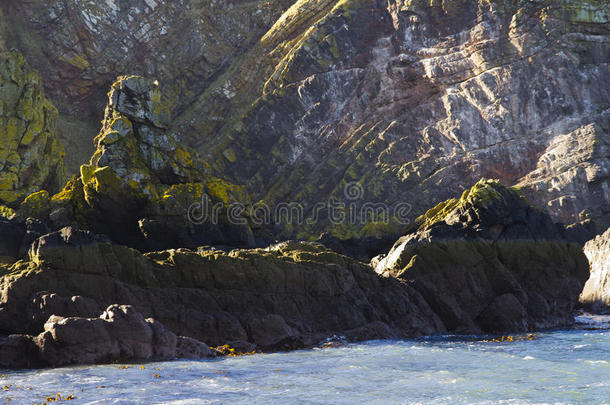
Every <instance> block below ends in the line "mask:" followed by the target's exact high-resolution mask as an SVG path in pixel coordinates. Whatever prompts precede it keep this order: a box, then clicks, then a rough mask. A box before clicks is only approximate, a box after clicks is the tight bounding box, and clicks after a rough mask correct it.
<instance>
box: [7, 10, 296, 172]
mask: <svg viewBox="0 0 610 405" xmlns="http://www.w3.org/2000/svg"><path fill="white" fill-rule="evenodd" d="M290 4H291V0H272V1H269V0H255V1H250V0H236V1H212V2H210V1H202V0H178V1H171V2H167V1H163V2H161V1H158V0H153V1H151V0H137V1H129V2H119V1H114V0H108V1H106V0H104V1H86V2H82V1H79V0H70V1H68V2H65V1H63V0H52V1H47V0H25V1H13V0H9V1H3V2H2V3H0V49H2V48H5V47H17V48H19V49H20V50H21V51H23V52H24V53H25V54H26V56H27V58H28V60H29V61H30V62H32V63H33V64H34V66H35V68H36V69H38V70H39V71H40V72H42V74H43V77H44V79H45V86H46V89H47V93H48V94H49V96H50V97H51V99H52V100H53V101H54V103H55V104H56V105H57V106H58V108H59V110H60V112H61V117H60V122H59V123H60V126H61V127H62V129H64V131H62V132H63V134H62V135H63V137H64V140H66V141H68V142H69V144H70V148H71V153H70V154H69V155H68V156H67V165H68V167H69V169H70V170H71V171H72V174H74V173H76V172H77V171H78V168H79V166H80V165H81V164H82V163H83V162H84V161H85V160H86V159H88V157H89V156H91V153H92V152H93V149H92V147H91V139H93V137H95V135H96V134H97V132H98V130H99V121H100V120H101V119H102V118H103V111H104V104H105V102H106V92H107V91H108V90H107V89H108V88H109V87H110V85H111V84H112V83H113V82H114V81H115V80H116V77H117V76H119V75H127V74H138V75H142V76H147V77H152V78H155V79H158V80H159V81H160V82H161V83H163V85H164V92H165V94H167V95H168V97H169V100H170V102H171V104H172V105H173V106H174V108H173V109H174V110H176V111H182V110H184V109H185V108H186V107H187V106H188V105H190V104H191V103H192V102H193V101H194V100H195V99H196V98H197V97H199V96H200V95H201V94H202V93H204V92H206V91H207V90H209V89H210V88H211V87H214V85H215V84H216V83H218V82H223V79H222V77H223V76H225V79H224V81H227V80H230V82H229V83H228V84H227V85H226V87H227V90H226V91H235V90H234V89H235V88H239V87H240V85H241V83H242V82H243V81H245V80H247V79H246V78H244V77H239V76H235V75H231V73H230V72H231V71H234V70H235V66H236V65H238V63H239V60H240V59H241V56H242V55H243V53H244V52H247V51H248V50H249V49H250V48H252V47H257V42H258V40H259V39H260V37H261V36H262V35H263V34H264V33H265V31H266V30H267V29H268V28H269V27H271V25H272V24H273V23H274V22H275V20H276V19H277V18H278V17H279V16H280V15H281V13H282V11H283V10H285V9H286V8H288V6H289V5H290ZM259 54H260V52H259ZM252 74H254V73H252ZM227 76H231V77H230V78H229V77H227Z"/></svg>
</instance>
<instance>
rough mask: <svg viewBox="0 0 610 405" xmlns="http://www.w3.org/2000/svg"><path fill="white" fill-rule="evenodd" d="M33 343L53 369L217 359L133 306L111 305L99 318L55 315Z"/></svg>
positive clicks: (193, 341) (202, 346)
mask: <svg viewBox="0 0 610 405" xmlns="http://www.w3.org/2000/svg"><path fill="white" fill-rule="evenodd" d="M33 341H34V343H35V344H36V346H38V349H39V351H40V358H41V359H42V362H43V364H45V365H47V366H52V367H61V366H67V365H72V364H96V363H109V362H113V361H133V360H140V361H142V360H145V361H150V360H170V359H174V358H176V357H179V358H189V359H202V358H211V357H215V353H214V352H213V351H212V350H211V349H209V348H208V347H207V346H206V345H205V344H203V343H201V342H197V341H195V340H194V339H189V338H183V337H180V338H178V337H176V335H174V334H173V333H172V332H171V331H169V330H167V329H166V328H165V327H164V326H163V325H162V324H161V323H159V322H157V321H155V320H154V319H144V317H143V316H142V315H141V314H140V313H138V312H136V311H135V310H134V309H133V308H132V307H131V306H129V305H121V306H119V305H111V306H110V307H108V308H107V309H106V311H104V313H103V314H102V315H101V316H100V317H99V318H79V317H69V318H64V317H61V316H56V315H53V316H51V317H50V318H49V319H48V320H47V322H46V323H45V324H44V332H42V333H41V334H40V335H38V336H37V337H35V338H34V339H33ZM185 341H187V342H188V343H184V342H185ZM206 349H207V350H206Z"/></svg>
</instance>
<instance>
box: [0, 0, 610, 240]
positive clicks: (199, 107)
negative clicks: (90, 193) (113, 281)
mask: <svg viewBox="0 0 610 405" xmlns="http://www.w3.org/2000/svg"><path fill="white" fill-rule="evenodd" d="M606 3H607V2H604V1H599V0H594V1H584V0H560V1H556V2H552V3H548V2H544V1H521V0H509V1H484V0H480V1H465V0H450V1H443V2H440V1H432V2H430V1H425V0H413V1H411V0H409V1H406V0H393V1H390V2H388V1H385V0H367V1H360V0H333V1H327V0H307V1H305V0H299V1H297V2H293V1H289V0H285V1H284V0H265V1H262V0H261V1H245V0H241V1H231V2H201V1H198V0H180V1H178V2H171V4H170V3H167V2H166V3H160V2H158V1H155V2H154V3H150V4H148V3H147V2H144V0H139V1H137V2H130V3H129V4H127V3H125V4H122V3H121V4H119V3H117V2H114V1H104V2H96V3H95V4H93V3H87V2H85V3H82V2H76V1H68V2H64V1H58V0H57V1H51V2H50V3H49V2H42V1H40V0H28V1H23V2H17V1H9V2H5V3H3V4H2V5H1V7H2V10H3V13H2V14H0V19H4V21H6V24H3V29H4V31H5V34H3V35H0V36H3V37H4V38H6V40H5V41H3V42H5V43H13V44H16V45H17V46H19V47H20V48H22V50H23V52H24V53H25V54H26V56H27V57H28V60H29V61H30V62H31V63H34V64H35V67H36V68H37V69H39V70H40V71H41V72H43V76H44V79H45V83H47V90H48V91H47V92H48V94H49V95H50V96H51V97H52V99H53V101H54V102H55V104H57V105H58V106H59V107H60V110H61V111H62V117H64V118H65V119H64V118H62V123H63V124H62V125H64V126H66V128H72V129H74V127H75V123H78V124H77V125H78V129H79V130H78V131H75V130H71V131H69V134H70V137H71V144H72V145H74V148H73V149H74V156H70V160H71V163H70V166H71V167H72V168H73V171H75V170H76V168H77V167H78V165H79V164H80V163H81V162H82V161H84V160H85V159H86V158H87V157H88V156H90V154H91V151H90V147H89V146H88V142H89V139H91V138H92V137H93V136H94V135H93V134H94V133H95V131H96V130H97V123H98V121H99V119H100V118H101V116H100V114H101V111H102V110H103V105H104V101H105V91H106V89H107V88H108V87H109V86H110V84H111V83H112V82H113V80H114V78H115V75H117V74H132V73H136V74H143V75H146V76H149V77H153V78H158V79H159V81H160V83H161V86H163V88H164V93H165V94H167V96H168V98H169V101H170V105H171V106H172V109H173V110H174V112H175V114H174V118H173V120H172V122H171V127H172V128H171V129H172V130H173V132H174V133H175V134H176V136H177V137H178V139H179V140H180V141H181V142H183V143H185V144H188V145H190V146H192V147H195V148H197V150H198V151H199V152H200V153H201V155H202V156H203V157H204V158H205V160H206V161H207V162H209V163H210V166H211V167H210V171H211V173H212V174H215V175H216V176H217V177H225V176H226V177H227V178H228V180H229V181H230V183H233V184H244V185H245V186H246V189H247V191H248V192H249V193H250V195H251V196H252V197H253V201H259V200H261V199H262V200H264V201H265V202H267V203H268V204H271V205H275V204H278V203H280V202H296V203H300V204H302V205H303V207H304V211H305V213H310V212H311V210H313V207H315V205H316V203H319V202H327V201H328V200H329V198H331V197H332V198H336V199H337V200H338V201H342V202H347V203H350V202H355V203H356V206H357V207H360V206H361V205H363V204H365V203H367V202H369V203H370V202H374V203H383V204H386V205H388V206H391V207H392V206H396V205H397V204H400V203H404V202H408V203H409V204H410V206H411V208H412V209H411V214H413V216H412V217H409V218H410V219H412V218H414V217H415V216H417V215H419V214H421V213H423V212H424V210H426V209H427V208H428V207H429V206H431V205H434V204H436V203H438V202H440V201H444V200H446V199H447V198H450V197H451V196H453V195H456V194H459V193H460V192H462V191H463V190H464V189H465V188H468V187H470V186H471V184H473V183H474V182H475V181H476V180H478V179H479V178H480V177H483V176H485V177H493V178H500V179H501V180H502V181H503V182H504V183H505V184H507V185H515V184H519V185H520V186H522V188H523V191H524V193H525V194H527V195H528V197H529V198H530V200H531V201H533V202H535V203H537V204H538V205H539V206H541V207H543V208H545V209H546V210H547V211H548V212H550V213H551V214H552V215H553V216H554V218H556V219H558V220H561V221H562V222H564V223H573V222H576V221H577V220H578V214H579V213H580V212H581V211H583V210H585V209H588V210H589V211H590V212H591V214H592V217H593V218H594V219H595V220H596V221H598V222H600V223H601V227H602V229H604V228H605V227H607V225H608V224H609V223H610V220H609V219H608V218H609V217H608V213H609V212H610V208H609V207H610V193H609V190H610V186H609V185H608V157H607V156H608V154H607V148H608V147H607V139H608V100H609V99H610V97H609V93H608V89H607V86H600V85H599V83H607V82H608V81H610V78H609V77H608V75H609V73H608V72H609V70H608V49H609V48H608V33H609V31H608V21H609V11H608V5H607V4H606ZM185 27H188V29H185ZM41 38H44V40H40V39H41ZM73 38H78V39H79V40H78V41H73V40H72V39H73ZM4 46H5V47H6V44H4ZM43 49H44V52H43V51H42V50H43ZM91 128H93V129H91ZM82 144H85V145H87V147H81V146H79V145H82ZM77 155H78V156H77ZM350 182H358V183H359V184H361V186H362V195H361V198H360V199H358V200H357V201H352V200H350V199H349V198H346V196H345V194H344V189H345V185H346V184H348V183H350ZM361 222H363V223H361ZM394 222H399V221H397V219H396V221H394ZM371 224H373V225H375V221H374V220H372V221H371V219H370V218H369V219H367V220H365V221H359V222H358V223H356V224H333V223H331V221H328V220H327V219H325V218H322V219H321V220H319V221H316V222H315V223H313V224H305V225H294V226H284V227H283V228H282V229H280V230H279V231H277V232H276V233H277V234H278V235H276V236H277V239H284V238H293V237H300V238H305V239H311V240H315V239H316V238H317V237H318V236H319V235H320V234H321V233H322V232H326V233H327V234H330V235H332V236H333V237H337V238H340V239H350V238H358V237H360V236H362V234H363V233H364V234H367V233H368V232H371V230H372V231H373V232H374V233H382V234H383V233H385V234H386V235H395V234H396V232H397V230H396V228H395V227H393V226H392V227H388V229H382V228H379V227H375V226H371ZM149 225H150V226H147V227H146V229H147V230H146V232H149V231H150V230H151V229H157V225H156V224H155V223H152V224H149ZM394 225H396V223H394ZM371 228H372V229H371ZM161 245H162V243H160V244H159V248H161V247H162V246H161Z"/></svg>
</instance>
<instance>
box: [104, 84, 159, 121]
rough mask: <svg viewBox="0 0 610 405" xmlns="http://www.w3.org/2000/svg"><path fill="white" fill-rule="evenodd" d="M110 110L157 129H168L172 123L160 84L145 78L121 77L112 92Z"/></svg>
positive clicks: (113, 86) (109, 103)
mask: <svg viewBox="0 0 610 405" xmlns="http://www.w3.org/2000/svg"><path fill="white" fill-rule="evenodd" d="M108 108H109V109H110V110H115V111H116V112H118V113H120V114H123V115H124V116H126V117H127V118H128V119H129V120H130V121H133V122H138V123H142V124H146V125H152V126H155V127H157V128H163V129H167V128H168V127H169V124H170V121H171V113H170V109H169V107H168V105H167V104H166V101H165V100H164V99H163V97H162V96H161V90H160V89H159V82H157V81H156V80H154V81H153V80H151V79H147V78H144V77H139V76H122V77H119V78H118V80H117V81H116V82H115V83H114V84H113V85H112V88H111V90H110V93H109V102H108ZM107 116H108V114H107Z"/></svg>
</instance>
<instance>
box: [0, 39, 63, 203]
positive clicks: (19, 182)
mask: <svg viewBox="0 0 610 405" xmlns="http://www.w3.org/2000/svg"><path fill="white" fill-rule="evenodd" d="M0 51H1V50H0ZM63 159H64V150H63V146H62V145H61V143H60V141H59V135H58V132H57V110H56V109H55V107H54V106H53V104H51V102H50V101H49V100H48V99H47V98H46V97H45V95H44V92H43V86H42V81H41V78H40V75H39V74H38V73H37V72H35V71H34V70H33V69H32V68H30V67H29V66H28V64H27V63H26V61H25V59H24V58H23V55H21V54H20V53H19V52H18V51H10V52H0V205H2V204H5V205H9V206H11V207H13V208H15V207H18V206H19V204H20V203H21V202H22V201H23V200H24V199H25V197H26V196H27V195H29V194H30V193H33V192H35V191H39V190H40V189H43V188H46V189H49V190H51V191H58V190H59V189H60V188H61V183H62V182H63V181H64V180H65V179H64V176H65V174H64V166H63Z"/></svg>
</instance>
